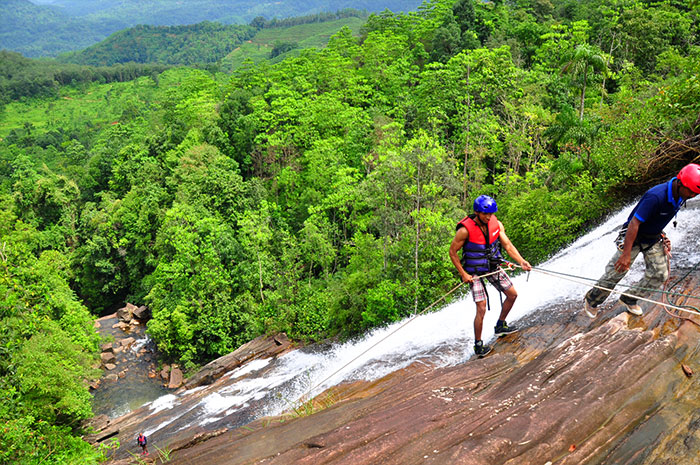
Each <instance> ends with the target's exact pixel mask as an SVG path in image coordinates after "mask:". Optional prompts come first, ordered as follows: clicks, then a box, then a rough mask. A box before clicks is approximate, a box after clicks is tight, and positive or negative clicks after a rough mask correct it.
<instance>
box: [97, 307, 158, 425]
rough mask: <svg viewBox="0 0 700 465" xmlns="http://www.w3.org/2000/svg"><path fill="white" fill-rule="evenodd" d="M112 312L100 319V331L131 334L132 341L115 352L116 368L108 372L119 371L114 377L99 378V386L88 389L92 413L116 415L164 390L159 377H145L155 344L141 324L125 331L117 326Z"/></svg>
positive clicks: (120, 336) (116, 335) (121, 335)
mask: <svg viewBox="0 0 700 465" xmlns="http://www.w3.org/2000/svg"><path fill="white" fill-rule="evenodd" d="M117 321H118V320H117V318H116V316H115V317H113V318H109V319H104V320H102V324H101V327H100V334H101V335H102V336H107V337H110V336H111V337H113V338H115V340H117V341H119V340H120V339H123V338H124V337H128V336H130V337H133V338H134V339H135V342H134V343H133V344H132V345H131V346H130V347H129V348H127V349H126V350H123V351H121V352H119V353H118V354H116V365H117V368H116V369H114V370H113V371H112V372H113V373H114V374H116V373H121V377H120V378H119V379H118V380H116V381H113V380H109V379H107V378H103V379H102V381H101V383H100V386H99V387H98V388H97V389H95V391H94V392H93V393H92V411H93V413H94V414H95V415H100V414H104V415H107V416H108V417H110V418H116V417H119V416H121V415H124V414H126V413H129V412H130V411H132V410H135V409H137V408H139V407H140V406H142V405H143V404H144V403H146V402H149V401H151V400H153V399H155V398H158V397H160V396H163V395H165V394H167V393H168V390H167V389H166V388H165V387H163V385H162V380H160V379H152V378H149V377H148V373H149V372H150V371H152V370H154V369H155V361H156V358H157V355H156V348H155V344H154V343H153V341H151V339H150V338H149V337H148V336H146V335H145V330H144V328H143V326H137V327H136V328H134V330H133V331H132V332H130V333H128V334H126V333H124V332H123V331H122V330H121V329H119V328H114V327H113V325H114V324H115V323H117Z"/></svg>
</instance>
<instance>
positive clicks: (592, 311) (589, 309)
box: [583, 298, 598, 318]
mask: <svg viewBox="0 0 700 465" xmlns="http://www.w3.org/2000/svg"><path fill="white" fill-rule="evenodd" d="M583 311H584V312H586V315H588V316H589V317H591V318H595V317H596V316H598V309H597V308H595V307H594V306H593V305H591V304H589V303H588V299H586V298H584V299H583Z"/></svg>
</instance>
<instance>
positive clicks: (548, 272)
mask: <svg viewBox="0 0 700 465" xmlns="http://www.w3.org/2000/svg"><path fill="white" fill-rule="evenodd" d="M510 265H511V266H515V267H518V268H522V267H521V266H520V265H516V264H514V263H511V264H510ZM532 270H533V271H537V272H539V273H542V274H545V275H549V276H554V277H558V278H560V279H564V280H567V281H571V282H575V283H578V284H583V285H586V286H589V285H590V284H589V283H588V282H586V281H590V278H585V277H582V276H576V275H571V274H567V273H561V272H558V271H551V270H545V269H543V268H538V267H536V266H533V267H532ZM584 280H585V281H584ZM591 287H595V288H597V289H600V290H602V291H606V292H610V293H616V294H620V295H624V296H626V297H630V298H632V299H635V300H642V301H644V302H650V303H652V304H656V305H662V306H664V307H665V308H671V309H673V310H676V311H678V312H686V313H691V314H693V315H700V311H699V310H698V309H697V308H695V307H693V308H694V310H690V309H688V308H684V307H679V306H677V305H673V304H671V303H664V302H663V301H658V300H653V299H647V298H645V297H641V296H638V295H634V294H630V293H629V292H623V291H616V290H614V289H610V288H607V287H604V286H600V285H598V284H593V285H592V286H591ZM628 287H629V286H628ZM653 291H656V292H659V290H658V289H653ZM676 295H680V296H683V297H687V298H698V296H694V295H689V294H676ZM667 300H668V299H667ZM669 314H670V315H673V314H672V313H670V312H669ZM674 316H675V315H674Z"/></svg>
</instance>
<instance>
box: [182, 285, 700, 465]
mask: <svg viewBox="0 0 700 465" xmlns="http://www.w3.org/2000/svg"><path fill="white" fill-rule="evenodd" d="M693 289H695V290H694V291H693V290H691V291H690V292H691V293H693V292H694V293H696V292H697V288H696V286H694V288H693ZM685 292H686V293H688V290H686V291H685ZM544 321H546V324H544V323H543V322H544ZM527 326H528V327H527V329H526V330H524V331H522V332H521V333H518V334H514V335H511V336H508V337H506V338H503V339H501V340H500V341H499V342H498V343H497V344H496V346H495V350H494V353H493V355H490V356H488V357H486V358H484V359H476V358H472V359H470V360H469V361H468V362H466V363H463V364H461V365H457V366H453V367H448V368H442V369H437V370H431V369H429V368H427V367H425V366H423V365H419V364H414V365H412V366H411V367H409V368H407V369H405V370H402V371H401V372H400V373H396V374H394V375H392V376H388V377H386V378H384V379H383V380H380V382H378V383H376V382H375V383H372V384H367V383H365V384H364V388H363V387H362V385H355V386H352V387H351V388H347V389H346V390H345V391H343V389H342V388H340V391H338V390H337V392H336V393H335V397H336V399H337V402H336V403H335V404H334V405H332V406H331V407H329V408H327V409H325V410H322V411H320V412H318V413H316V414H313V415H310V416H306V417H300V418H296V419H293V420H289V418H287V419H285V421H284V422H281V421H275V420H270V419H266V420H260V421H256V422H254V423H252V424H250V425H248V426H247V427H246V428H245V429H243V428H241V429H238V430H233V431H229V432H226V433H224V434H221V435H219V436H216V437H213V438H211V439H209V440H207V441H203V442H198V443H196V444H195V445H192V446H189V447H186V448H184V447H183V448H181V449H177V447H176V449H177V450H175V451H174V452H173V454H172V460H171V462H170V463H172V464H176V465H180V464H189V463H208V464H221V465H223V464H226V465H233V464H252V463H265V464H278V465H283V464H284V465H287V464H299V465H303V464H313V465H318V464H344V465H345V464H347V465H358V464H368V465H369V464H378V463H381V464H383V465H388V464H396V465H404V464H407V463H434V464H463V465H471V464H473V465H483V464H508V465H512V464H516V463H517V464H542V465H544V464H547V463H551V464H556V465H562V464H568V465H574V464H576V465H579V464H603V463H605V464H615V465H622V464H630V465H631V464H635V465H636V464H671V463H672V464H674V465H686V464H687V465H690V464H697V463H700V462H699V461H698V456H700V413H698V412H700V385H699V383H698V381H697V376H693V375H691V376H688V373H687V370H686V369H684V368H683V366H684V365H685V366H686V368H689V369H690V370H691V371H692V369H693V368H695V371H697V367H698V366H700V349H699V348H698V347H699V346H700V327H699V326H698V325H696V324H694V323H692V322H688V321H685V322H683V321H681V320H677V319H672V318H670V317H669V316H668V315H667V314H666V313H665V312H664V310H663V309H662V308H659V307H655V308H653V309H647V310H646V314H645V315H644V316H643V317H633V316H630V315H628V314H627V313H624V312H623V311H622V309H621V308H620V307H619V305H616V306H612V307H610V306H608V307H607V310H605V311H604V313H603V314H602V315H600V316H599V317H598V319H597V320H590V319H588V318H587V317H586V316H583V315H579V314H578V309H575V310H573V311H571V312H568V313H567V312H560V313H559V315H558V316H556V317H554V318H544V319H541V322H538V317H537V316H535V317H533V321H532V322H529V323H528V325H527ZM363 389H365V390H364V391H363ZM370 390H371V392H370ZM339 392H340V394H338V393H339Z"/></svg>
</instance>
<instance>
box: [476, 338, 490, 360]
mask: <svg viewBox="0 0 700 465" xmlns="http://www.w3.org/2000/svg"><path fill="white" fill-rule="evenodd" d="M489 352H491V347H489V346H485V345H484V341H476V344H474V354H475V355H476V356H477V357H479V358H483V357H485V356H486V354H488V353H489Z"/></svg>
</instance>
